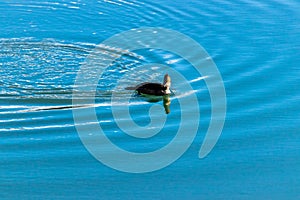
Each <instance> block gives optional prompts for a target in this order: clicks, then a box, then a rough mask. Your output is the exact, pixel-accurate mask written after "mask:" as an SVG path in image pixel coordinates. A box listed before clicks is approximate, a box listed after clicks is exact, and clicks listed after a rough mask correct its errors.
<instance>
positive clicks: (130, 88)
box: [125, 87, 136, 90]
mask: <svg viewBox="0 0 300 200" xmlns="http://www.w3.org/2000/svg"><path fill="white" fill-rule="evenodd" d="M135 89H136V87H126V88H125V90H135Z"/></svg>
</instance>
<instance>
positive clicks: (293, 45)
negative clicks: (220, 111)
mask: <svg viewBox="0 0 300 200" xmlns="http://www.w3.org/2000/svg"><path fill="white" fill-rule="evenodd" d="M299 10H300V3H299V2H298V1H293V0H289V1H283V0H280V1H274V0H266V1H249V0H233V1H225V0H214V1H196V0H195V1H180V0H175V1H170V0H167V1H156V0H155V1H150V0H143V1H135V0H103V1H100V0H99V1H83V0H82V1H81V0H74V1H63V0H55V1H25V0H23V1H22V0H19V1H6V0H2V1H0V13H1V15H0V16H1V18H0V23H1V31H0V149H1V151H0V198H1V199H41V198H43V199H299V198H300V194H299V191H300V137H299V131H300V129H299V124H300V118H299V113H300V90H299V85H300V69H299V63H300V54H299V52H300V39H299V38H300V23H299V21H300V13H299ZM146 27H154V28H155V27H160V28H164V29H168V30H174V31H177V32H180V33H182V34H184V35H185V36H187V37H189V38H191V39H193V41H194V42H197V43H198V44H200V45H201V46H202V47H203V48H204V49H205V51H203V52H204V54H203V55H204V57H199V60H206V59H208V60H213V61H214V63H215V66H216V67H217V69H218V71H219V73H220V76H221V78H222V84H224V88H225V91H226V108H227V109H226V118H225V121H224V122H225V123H224V128H223V129H222V133H221V136H220V138H218V141H217V144H216V145H215V146H214V148H213V149H212V151H211V152H209V154H208V155H207V156H205V157H204V158H201V159H200V158H199V156H198V154H199V149H200V147H201V145H202V144H203V142H204V140H205V136H206V133H207V132H208V130H209V126H210V122H211V120H212V118H213V119H215V118H214V117H213V114H212V113H213V109H212V103H213V99H212V97H211V93H210V91H209V90H210V87H209V86H208V85H207V83H208V81H209V80H211V79H210V78H211V77H210V76H205V74H202V75H200V74H199V73H198V72H197V70H195V67H194V66H192V65H191V63H190V62H188V61H187V60H186V59H184V58H182V57H180V56H179V55H177V54H174V53H172V52H170V51H165V50H162V49H155V48H151V46H150V47H149V48H148V49H138V50H136V51H128V49H127V48H125V47H124V48H122V45H123V43H122V44H117V43H116V44H115V45H100V46H99V44H100V43H102V42H103V41H106V40H107V39H108V38H111V37H113V36H115V35H116V34H120V33H123V32H125V31H128V30H140V28H142V29H143V28H144V29H146ZM144 29H143V30H144ZM170 38H172V35H170ZM125 39H127V38H125ZM160 39H163V41H171V43H170V44H174V48H179V49H182V50H184V51H183V52H185V53H186V54H187V55H193V53H195V52H194V49H193V48H190V47H189V46H182V44H183V43H184V41H183V40H172V39H170V40H169V37H166V36H164V37H161V38H160ZM155 41H156V42H157V40H155V37H154V38H153V43H155ZM133 42H136V41H135V40H133V39H131V38H128V44H132V43H133ZM177 42H178V45H177ZM140 43H143V41H141V42H140ZM151 44H152V43H151ZM143 45H146V46H147V45H148V44H143ZM206 52H207V53H206ZM91 55H94V57H91ZM95 55H96V56H95ZM206 56H208V57H206ZM108 57H109V58H113V62H112V63H111V64H109V65H106V62H107V58H108ZM194 57H195V56H194ZM203 62H205V61H203ZM151 63H152V64H151ZM153 63H155V64H153ZM91 64H92V65H91ZM89 65H91V66H93V68H92V69H91V70H90V71H85V73H84V74H83V76H82V77H83V79H82V82H81V85H79V87H77V86H78V85H76V80H77V79H78V74H80V72H81V71H82V69H83V67H85V66H89ZM95 69H97V70H99V69H100V70H103V71H104V73H103V74H102V75H101V77H99V73H100V72H99V71H97V70H95ZM200 69H201V68H200ZM93 70H95V71H93ZM165 73H169V74H170V75H171V77H172V85H171V90H172V95H171V96H170V99H169V101H170V105H169V108H168V109H169V110H170V111H169V114H166V111H167V109H166V107H164V106H166V102H168V101H164V100H162V99H159V101H157V102H152V101H151V100H149V99H148V98H145V97H140V96H137V95H135V94H134V93H133V92H132V91H129V90H125V87H127V86H134V85H137V84H139V83H141V82H145V81H151V82H162V80H163V76H164V74H165ZM93 80H97V82H96V85H90V84H89V83H90V81H91V82H92V81H93ZM183 80H185V81H183ZM212 80H213V79H212ZM185 84H188V85H189V86H190V87H191V88H189V87H187V86H186V85H185ZM81 86H83V88H84V89H83V90H81V89H82V88H80V87H81ZM213 86H216V85H213ZM91 88H94V90H93V89H92V90H91ZM76 91H77V92H78V91H79V93H78V94H80V95H77V96H76V97H78V99H79V101H81V100H85V99H90V97H92V101H90V100H89V101H88V103H86V102H84V103H83V104H81V105H79V106H78V105H74V92H75V93H76ZM112 100H113V102H112ZM195 100H196V101H195ZM218 100H220V99H217V100H216V102H219V101H218ZM181 101H185V102H191V103H184V104H182V103H181ZM113 105H114V106H115V107H114V106H113ZM163 105H164V106H163ZM76 106H77V107H76ZM198 107H199V108H200V111H201V112H200V111H199V110H198V109H197V108H198ZM126 109H128V110H129V112H130V117H128V116H127V115H125V114H124V113H125V111H126ZM91 112H94V114H95V116H96V118H97V123H95V122H94V121H92V120H89V119H90V118H89V116H91V115H90V113H91ZM74 113H75V114H74ZM76 113H77V114H76ZM78 113H79V114H78ZM115 113H117V115H115ZM123 114H124V115H123ZM198 114H199V116H198ZM74 115H75V117H74ZM78 115H79V116H85V118H84V120H85V121H83V122H82V121H81V123H80V124H78V121H76V116H78ZM184 116H187V117H184ZM77 119H78V118H77ZM215 120H222V119H215ZM132 122H135V123H136V125H137V126H136V127H134V126H132V124H131V123H132ZM120 124H123V126H124V124H125V126H126V124H127V127H126V128H127V129H128V131H129V132H134V133H135V137H132V136H130V135H128V134H126V133H125V132H126V131H124V130H123V129H121V128H120V127H119V125H120ZM94 125H96V126H97V127H99V126H101V128H102V130H103V132H104V133H105V135H106V137H107V138H109V140H110V141H111V142H112V143H114V144H115V145H116V146H118V147H120V149H123V150H125V151H129V152H133V153H136V154H145V155H146V154H147V153H149V152H153V151H156V150H157V149H163V147H165V146H167V145H168V144H170V141H174V138H177V135H176V134H177V131H178V130H179V128H180V127H185V128H186V129H185V130H186V135H183V137H181V139H180V140H179V141H178V140H177V143H176V145H178V147H179V149H180V148H181V147H184V146H185V145H186V148H183V150H182V153H181V154H182V155H181V154H180V155H179V156H178V159H174V160H173V161H172V162H171V161H170V163H169V164H168V165H166V166H165V167H161V168H158V169H157V170H150V171H149V172H146V173H127V172H124V170H120V169H119V170H118V169H116V168H114V167H111V166H109V165H107V163H106V164H105V163H104V162H101V161H100V160H99V159H96V158H97V156H95V153H93V152H92V151H93V150H91V149H90V148H89V147H87V145H86V143H84V138H91V139H90V140H89V142H91V146H92V148H93V149H96V150H97V153H99V154H101V155H104V157H105V156H106V157H108V158H109V159H110V161H113V162H119V160H120V159H123V160H122V162H123V163H121V167H123V166H138V167H140V166H145V167H148V166H152V165H153V166H160V164H161V163H162V162H163V161H164V160H165V159H168V158H169V157H168V156H172V155H173V154H172V153H174V152H175V151H177V150H174V152H172V151H171V152H170V154H162V155H160V156H159V157H157V159H155V158H156V157H154V159H152V160H151V162H150V161H149V163H147V162H144V163H142V162H138V161H137V163H138V165H137V164H136V163H132V160H130V159H129V157H128V158H127V157H126V156H125V157H123V158H120V159H119V157H118V155H117V152H116V151H115V149H114V148H112V146H110V145H107V144H104V141H105V140H96V138H97V137H98V135H99V131H97V130H98V129H96V128H95V129H94V127H96V126H94ZM195 127H196V128H195ZM194 128H195V129H196V132H195V136H192V135H190V133H193V130H194ZM81 130H85V134H84V135H82V132H81ZM152 130H154V132H155V131H156V132H157V134H155V135H154V134H153V135H151V134H150V131H152ZM184 133H185V132H184ZM150 136H152V137H150ZM185 136H186V137H185ZM94 138H95V141H94V142H92V141H93V139H94ZM190 138H191V139H193V140H191V141H190Z"/></svg>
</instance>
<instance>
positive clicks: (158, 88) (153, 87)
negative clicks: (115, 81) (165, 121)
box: [125, 74, 171, 96]
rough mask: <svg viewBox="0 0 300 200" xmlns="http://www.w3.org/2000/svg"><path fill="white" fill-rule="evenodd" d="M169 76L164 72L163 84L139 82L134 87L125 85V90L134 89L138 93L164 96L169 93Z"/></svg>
mask: <svg viewBox="0 0 300 200" xmlns="http://www.w3.org/2000/svg"><path fill="white" fill-rule="evenodd" d="M170 87H171V77H170V76H169V75H168V74H166V75H165V76H164V81H163V84H161V83H149V82H146V83H141V84H139V85H137V86H135V87H127V88H125V89H127V90H135V91H137V93H138V94H139V95H154V96H164V95H169V94H171V90H170Z"/></svg>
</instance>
